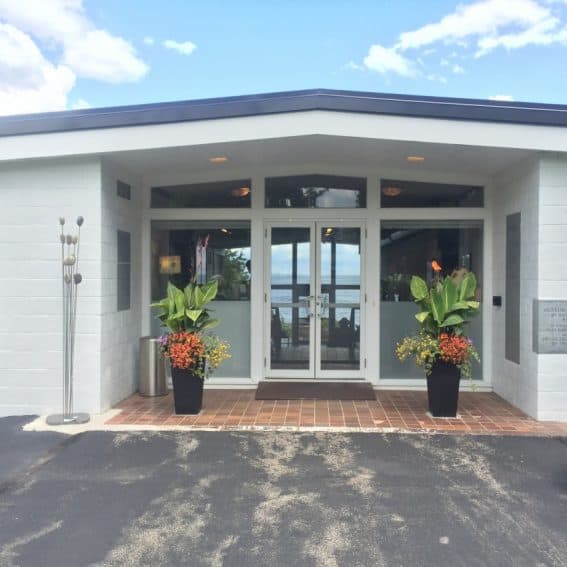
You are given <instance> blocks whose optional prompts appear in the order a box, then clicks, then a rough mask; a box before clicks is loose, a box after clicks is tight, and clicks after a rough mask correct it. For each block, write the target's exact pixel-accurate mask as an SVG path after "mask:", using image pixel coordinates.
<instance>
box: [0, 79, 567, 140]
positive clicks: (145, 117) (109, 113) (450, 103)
mask: <svg viewBox="0 0 567 567" xmlns="http://www.w3.org/2000/svg"><path fill="white" fill-rule="evenodd" d="M316 110H322V111H332V112H349V113H350V112H352V113H364V114H375V115H389V116H405V117H414V118H433V119H444V120H459V121H462V120H466V121H477V122H495V123H505V124H526V125H539V126H552V127H567V106H565V105H550V104H537V103H523V102H521V103H520V102H504V101H491V100H475V99H456V98H440V97H426V96H413V95H398V94H380V93H368V92H353V91H339V90H327V89H315V90H304V91H291V92H280V93H268V94H257V95H247V96H236V97H226V98H212V99H202V100H190V101H179V102H165V103H156V104H144V105H136V106H120V107H110V108H94V109H84V110H72V111H66V112H50V113H43V114H28V115H19V116H7V117H2V118H0V136H19V135H25V134H40V133H53V132H71V131H77V130H92V129H100V128H121V127H129V126H144V125H146V126H147V125H155V124H171V123H175V122H193V121H200V120H217V119H223V118H237V117H246V116H264V115H267V114H280V113H290V112H305V111H316Z"/></svg>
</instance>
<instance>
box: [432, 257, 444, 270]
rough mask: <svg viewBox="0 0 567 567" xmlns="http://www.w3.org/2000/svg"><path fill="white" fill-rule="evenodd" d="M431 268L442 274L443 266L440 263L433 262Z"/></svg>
mask: <svg viewBox="0 0 567 567" xmlns="http://www.w3.org/2000/svg"><path fill="white" fill-rule="evenodd" d="M431 267H432V268H433V271H434V272H440V271H441V270H442V269H443V268H442V267H441V264H439V262H437V260H432V262H431Z"/></svg>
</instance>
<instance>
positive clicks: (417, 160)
mask: <svg viewBox="0 0 567 567" xmlns="http://www.w3.org/2000/svg"><path fill="white" fill-rule="evenodd" d="M406 160H407V161H409V162H410V163H422V162H424V161H425V158H424V157H423V156H408V157H407V158H406Z"/></svg>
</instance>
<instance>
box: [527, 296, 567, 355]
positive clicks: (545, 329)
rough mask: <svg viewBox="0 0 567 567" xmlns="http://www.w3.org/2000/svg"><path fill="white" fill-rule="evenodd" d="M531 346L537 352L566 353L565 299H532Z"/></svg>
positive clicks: (566, 313)
mask: <svg viewBox="0 0 567 567" xmlns="http://www.w3.org/2000/svg"><path fill="white" fill-rule="evenodd" d="M533 315H534V317H533V320H534V332H533V348H534V351H535V352H537V353H538V354H567V300H565V301H556V300H547V299H544V300H541V299H534V313H533Z"/></svg>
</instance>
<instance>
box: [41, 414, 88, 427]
mask: <svg viewBox="0 0 567 567" xmlns="http://www.w3.org/2000/svg"><path fill="white" fill-rule="evenodd" d="M90 420H91V416H90V415H89V414H88V413H72V414H70V415H63V414H62V413H55V414H53V415H48V416H47V418H46V420H45V423H47V425H77V424H80V423H88V422H89V421H90Z"/></svg>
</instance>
